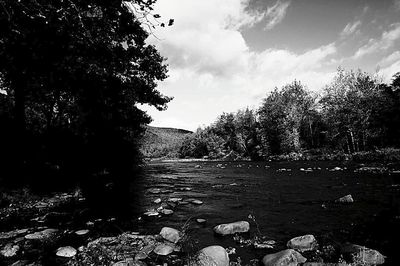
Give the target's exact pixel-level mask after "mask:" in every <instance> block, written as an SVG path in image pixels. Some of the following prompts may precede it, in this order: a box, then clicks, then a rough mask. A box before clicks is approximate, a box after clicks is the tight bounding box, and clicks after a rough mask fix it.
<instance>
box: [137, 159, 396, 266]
mask: <svg viewBox="0 0 400 266" xmlns="http://www.w3.org/2000/svg"><path fill="white" fill-rule="evenodd" d="M335 167H340V168H341V170H338V171H334V170H333V169H334V168H335ZM356 167H357V166H356V165H351V164H348V165H343V164H342V163H338V162H268V163H264V162H263V163H257V162H151V163H149V164H148V165H147V166H146V168H145V171H144V175H143V177H142V178H140V179H139V180H136V181H137V183H136V184H137V185H136V188H140V193H141V195H140V197H139V198H141V202H140V203H138V202H135V205H136V207H138V206H137V205H139V208H140V210H141V211H142V212H145V211H147V210H151V209H156V208H157V207H159V206H160V204H155V203H154V202H153V201H154V200H155V199H157V198H161V199H162V201H163V202H167V201H168V199H169V198H182V199H183V201H185V199H189V198H192V199H193V198H194V199H198V200H200V201H202V202H203V204H201V205H194V204H178V205H177V206H176V207H175V208H174V213H173V214H172V215H168V216H162V215H160V216H156V217H143V218H142V219H141V220H140V222H139V227H138V228H137V229H138V230H139V231H140V232H141V233H158V232H159V230H160V229H161V228H162V227H163V226H170V227H174V228H177V229H182V228H183V227H184V225H185V228H186V231H187V234H188V235H189V236H190V239H191V243H192V245H193V246H194V249H198V248H202V247H205V246H207V245H213V244H218V245H222V246H224V247H234V248H235V249H236V255H234V257H237V256H240V257H241V259H242V261H244V262H245V263H247V262H248V261H249V260H250V259H253V258H257V259H261V258H262V256H263V255H265V254H267V253H272V252H276V251H277V250H280V249H284V248H285V244H286V242H287V241H288V240H289V239H291V238H292V237H295V236H299V235H304V234H313V235H315V236H316V238H317V240H318V241H319V242H320V245H324V244H327V243H344V242H346V241H349V242H352V243H355V244H360V245H365V246H367V247H369V248H373V249H377V250H379V251H380V252H381V253H383V254H384V255H386V256H387V257H388V259H387V263H388V264H393V265H400V261H399V260H398V259H397V258H395V254H396V246H397V241H398V239H399V230H400V229H399V228H400V227H399V225H400V207H399V206H400V205H399V202H400V200H399V199H400V193H399V190H400V175H389V174H374V173H356V172H354V170H355V169H356ZM302 168H303V169H307V168H312V169H313V170H312V171H303V169H302ZM157 189H159V191H157ZM154 192H156V193H154ZM158 192H160V193H158ZM348 194H351V195H352V197H353V198H354V203H351V204H338V203H335V202H334V200H335V199H338V198H340V197H342V196H345V195H348ZM249 215H251V216H250V218H251V217H254V218H253V219H250V218H249ZM196 218H203V219H206V220H207V222H206V224H204V225H201V224H198V223H196V221H195V220H196ZM239 220H247V221H249V222H250V224H251V230H250V233H249V234H248V237H251V236H252V235H254V234H262V235H263V236H267V237H268V238H269V239H272V240H275V241H277V243H278V245H277V247H276V249H275V250H268V249H267V250H255V249H254V248H249V247H240V245H239V244H237V243H236V242H234V241H233V239H232V237H229V236H228V237H218V236H216V235H215V234H214V233H213V230H212V229H213V227H214V226H215V225H218V224H221V223H227V222H234V221H239Z"/></svg>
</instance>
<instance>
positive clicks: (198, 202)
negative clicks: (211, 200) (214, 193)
mask: <svg viewBox="0 0 400 266" xmlns="http://www.w3.org/2000/svg"><path fill="white" fill-rule="evenodd" d="M190 202H191V203H192V204H195V205H201V204H203V202H202V201H201V200H198V199H194V200H192V201H190Z"/></svg>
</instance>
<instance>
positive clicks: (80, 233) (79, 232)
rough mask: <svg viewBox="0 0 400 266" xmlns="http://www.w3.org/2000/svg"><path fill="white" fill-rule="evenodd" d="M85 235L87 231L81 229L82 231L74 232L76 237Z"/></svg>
mask: <svg viewBox="0 0 400 266" xmlns="http://www.w3.org/2000/svg"><path fill="white" fill-rule="evenodd" d="M87 233H89V229H82V230H78V231H75V234H76V235H78V236H83V235H86V234H87Z"/></svg>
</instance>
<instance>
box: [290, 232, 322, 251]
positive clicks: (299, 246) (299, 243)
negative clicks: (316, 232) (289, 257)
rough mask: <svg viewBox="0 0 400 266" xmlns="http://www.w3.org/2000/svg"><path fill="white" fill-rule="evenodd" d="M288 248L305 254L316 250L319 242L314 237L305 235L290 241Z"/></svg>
mask: <svg viewBox="0 0 400 266" xmlns="http://www.w3.org/2000/svg"><path fill="white" fill-rule="evenodd" d="M287 247H288V248H291V249H295V250H297V251H300V252H303V251H308V250H314V249H316V248H317V247H318V242H317V240H316V239H315V237H314V236H313V235H304V236H298V237H295V238H292V239H290V240H289V241H288V242H287Z"/></svg>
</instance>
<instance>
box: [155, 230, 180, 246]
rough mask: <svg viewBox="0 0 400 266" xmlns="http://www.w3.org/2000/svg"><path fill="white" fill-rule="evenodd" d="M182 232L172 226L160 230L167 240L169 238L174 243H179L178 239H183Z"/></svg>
mask: <svg viewBox="0 0 400 266" xmlns="http://www.w3.org/2000/svg"><path fill="white" fill-rule="evenodd" d="M180 234H181V233H180V232H179V231H178V230H176V229H174V228H171V227H163V228H162V229H161V232H160V235H161V236H162V237H163V238H164V239H165V240H168V241H169V242H172V243H178V241H179V240H180V239H181V237H180Z"/></svg>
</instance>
